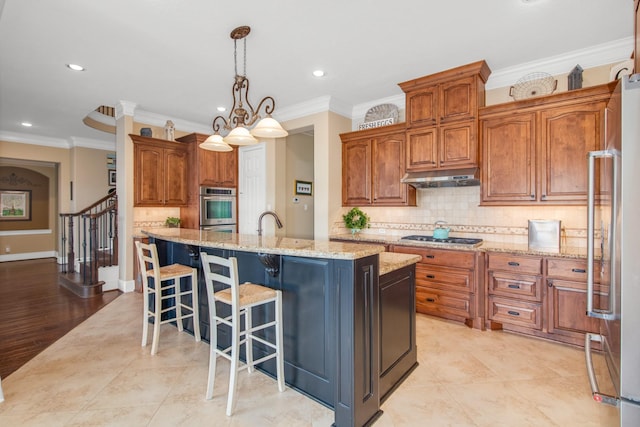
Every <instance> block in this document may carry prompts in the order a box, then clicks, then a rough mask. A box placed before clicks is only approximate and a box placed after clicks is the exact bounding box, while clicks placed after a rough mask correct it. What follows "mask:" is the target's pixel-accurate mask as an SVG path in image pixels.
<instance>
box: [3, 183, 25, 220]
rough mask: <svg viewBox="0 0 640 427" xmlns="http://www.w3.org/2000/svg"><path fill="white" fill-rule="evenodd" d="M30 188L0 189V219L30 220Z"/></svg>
mask: <svg viewBox="0 0 640 427" xmlns="http://www.w3.org/2000/svg"><path fill="white" fill-rule="evenodd" d="M30 220H31V190H0V221H30Z"/></svg>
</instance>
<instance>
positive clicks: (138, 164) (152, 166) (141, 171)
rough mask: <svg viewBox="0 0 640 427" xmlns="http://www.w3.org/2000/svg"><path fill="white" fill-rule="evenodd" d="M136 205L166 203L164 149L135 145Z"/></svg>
mask: <svg viewBox="0 0 640 427" xmlns="http://www.w3.org/2000/svg"><path fill="white" fill-rule="evenodd" d="M134 160H135V161H134V168H133V169H134V174H135V176H134V183H135V189H134V206H161V205H162V204H164V173H163V167H164V150H163V149H162V148H154V147H150V146H146V145H139V144H135V145H134Z"/></svg>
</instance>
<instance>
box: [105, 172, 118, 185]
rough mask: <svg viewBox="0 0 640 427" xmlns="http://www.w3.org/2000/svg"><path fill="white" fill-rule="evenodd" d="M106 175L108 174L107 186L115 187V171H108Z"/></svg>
mask: <svg viewBox="0 0 640 427" xmlns="http://www.w3.org/2000/svg"><path fill="white" fill-rule="evenodd" d="M107 173H108V174H109V185H110V186H111V187H115V186H116V171H115V169H109V170H108V171H107Z"/></svg>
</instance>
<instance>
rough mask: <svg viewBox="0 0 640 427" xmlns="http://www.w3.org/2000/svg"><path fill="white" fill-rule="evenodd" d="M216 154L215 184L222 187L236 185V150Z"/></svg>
mask: <svg viewBox="0 0 640 427" xmlns="http://www.w3.org/2000/svg"><path fill="white" fill-rule="evenodd" d="M217 154H218V175H217V182H218V183H217V184H216V185H220V186H222V187H236V186H237V185H238V150H237V149H234V150H233V151H229V152H222V153H217Z"/></svg>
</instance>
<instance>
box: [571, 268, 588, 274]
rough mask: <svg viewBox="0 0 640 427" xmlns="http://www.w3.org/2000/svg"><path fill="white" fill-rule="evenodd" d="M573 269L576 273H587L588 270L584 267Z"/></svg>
mask: <svg viewBox="0 0 640 427" xmlns="http://www.w3.org/2000/svg"><path fill="white" fill-rule="evenodd" d="M571 271H573V272H574V273H586V272H587V271H586V270H585V269H584V268H572V269H571Z"/></svg>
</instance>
